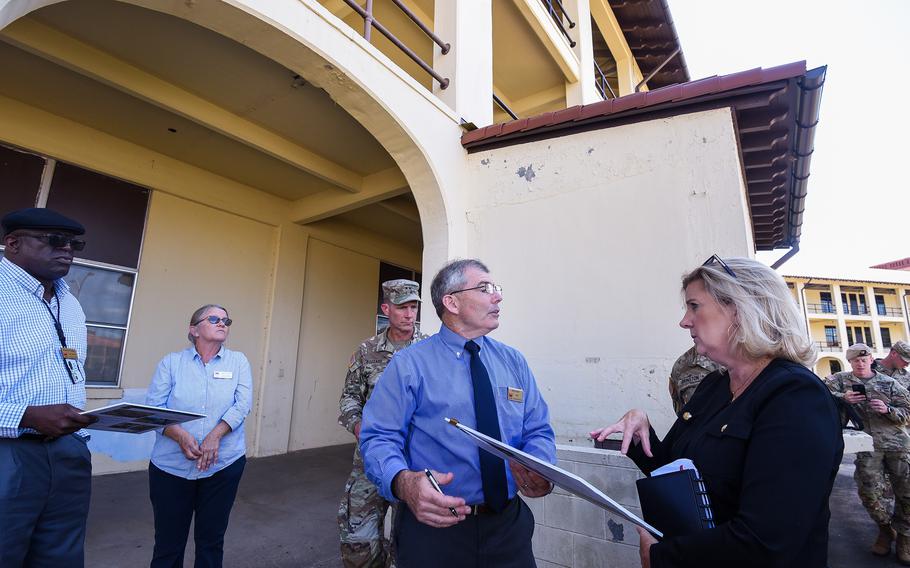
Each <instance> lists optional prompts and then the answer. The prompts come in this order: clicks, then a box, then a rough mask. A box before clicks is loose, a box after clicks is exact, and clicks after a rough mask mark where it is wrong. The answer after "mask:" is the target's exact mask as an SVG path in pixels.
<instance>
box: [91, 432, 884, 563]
mask: <svg viewBox="0 0 910 568" xmlns="http://www.w3.org/2000/svg"><path fill="white" fill-rule="evenodd" d="M352 449H353V446H334V447H329V448H319V449H316V450H305V451H301V452H295V453H292V454H287V455H283V456H275V457H269V458H259V459H254V460H250V461H249V462H247V469H246V472H245V473H244V477H243V481H242V482H241V484H240V491H239V494H238V496H237V502H236V503H235V505H234V511H233V513H232V515H231V526H230V528H229V529H228V534H227V542H226V543H225V554H224V557H225V566H226V567H228V568H234V567H237V568H246V567H250V568H253V567H255V568H270V567H275V568H277V567H295V568H327V567H332V568H336V567H339V566H340V565H341V563H340V562H339V560H338V536H337V534H338V533H337V528H336V524H335V512H336V509H337V506H338V499H339V498H340V496H341V491H342V489H343V488H344V482H345V479H346V478H347V474H348V472H349V471H350V467H351V452H352ZM92 490H93V494H92V508H91V513H90V515H89V524H88V541H87V551H86V564H87V566H88V567H89V568H108V567H110V568H133V567H141V566H148V562H149V559H150V558H151V553H152V543H153V534H154V533H153V528H152V510H151V505H149V501H148V475H147V474H146V473H145V472H134V473H123V474H117V475H106V476H101V477H96V478H95V479H94V484H93V489H92ZM831 512H832V520H831V529H830V535H831V546H830V556H829V562H830V568H862V567H867V566H868V567H870V568H892V567H897V566H899V564H898V563H897V561H896V560H895V559H894V556H893V555H892V556H891V558H889V559H882V558H876V557H874V556H872V555H871V554H869V553H868V552H867V549H868V547H869V545H871V544H872V541H873V540H874V538H875V535H876V534H877V529H876V527H875V525H874V524H873V523H872V521H871V520H870V519H869V516H868V515H867V514H866V511H865V510H864V509H863V507H862V505H861V504H860V502H859V498H858V497H857V496H856V489H855V486H854V484H853V456H845V458H844V463H843V465H842V466H841V472H840V475H838V476H837V481H836V483H835V487H834V493H833V494H832V498H831ZM190 541H191V542H190V544H189V545H188V547H187V548H188V550H187V559H186V560H187V561H186V566H192V557H193V555H192V547H193V545H192V536H191V537H190ZM615 568H620V567H615ZM622 568H625V567H622ZM628 568H637V566H636V567H628Z"/></svg>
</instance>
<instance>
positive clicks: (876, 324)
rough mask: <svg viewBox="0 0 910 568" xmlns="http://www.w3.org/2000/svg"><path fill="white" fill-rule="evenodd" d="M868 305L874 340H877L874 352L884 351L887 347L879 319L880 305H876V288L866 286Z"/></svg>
mask: <svg viewBox="0 0 910 568" xmlns="http://www.w3.org/2000/svg"><path fill="white" fill-rule="evenodd" d="M864 292H865V293H866V305H867V306H869V315H870V316H872V338H873V339H874V340H875V346H874V347H873V348H872V350H873V351H884V350H885V346H884V344H883V343H882V324H881V320H880V319H878V305H877V304H876V303H875V288H873V287H872V286H866V287H865V290H864Z"/></svg>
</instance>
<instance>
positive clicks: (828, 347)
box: [815, 341, 871, 351]
mask: <svg viewBox="0 0 910 568" xmlns="http://www.w3.org/2000/svg"><path fill="white" fill-rule="evenodd" d="M815 346H816V347H818V350H819V351H842V350H843V348H842V347H841V345H840V341H816V342H815ZM870 347H871V346H870Z"/></svg>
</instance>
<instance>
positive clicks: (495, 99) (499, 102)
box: [493, 93, 518, 120]
mask: <svg viewBox="0 0 910 568" xmlns="http://www.w3.org/2000/svg"><path fill="white" fill-rule="evenodd" d="M493 102H494V103H496V106H498V107H499V108H501V109H502V110H503V111H505V113H506V114H507V115H509V116H511V117H512V120H518V115H517V114H515V113H514V112H512V109H510V108H509V106H508V105H507V104H506V103H504V102H503V100H502V99H500V98H499V97H497V96H496V93H493Z"/></svg>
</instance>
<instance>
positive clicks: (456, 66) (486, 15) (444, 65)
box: [433, 0, 493, 128]
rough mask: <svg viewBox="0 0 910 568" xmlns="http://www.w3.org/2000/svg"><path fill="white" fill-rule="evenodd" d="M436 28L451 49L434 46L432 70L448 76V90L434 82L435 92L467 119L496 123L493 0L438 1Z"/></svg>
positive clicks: (484, 124)
mask: <svg viewBox="0 0 910 568" xmlns="http://www.w3.org/2000/svg"><path fill="white" fill-rule="evenodd" d="M434 28H435V29H434V32H435V33H436V35H438V36H439V37H440V38H442V40H443V41H444V42H446V43H448V44H449V45H450V46H451V49H450V50H449V52H448V53H446V54H445V55H443V54H442V50H441V49H440V48H439V46H434V48H433V69H435V70H436V72H438V73H439V74H440V75H442V76H443V77H446V78H448V79H449V85H448V87H446V88H445V89H442V88H441V87H440V85H439V83H438V82H436V81H434V82H433V93H435V94H436V96H438V97H439V98H440V99H442V100H443V102H445V103H446V104H447V105H449V107H450V108H451V109H452V110H454V111H455V113H456V114H458V116H459V117H461V118H462V119H463V120H464V121H465V122H471V123H473V124H474V125H475V126H477V127H478V128H480V127H483V126H489V125H490V124H493V4H492V0H471V1H470V2H457V1H455V0H438V1H437V2H436V3H435V11H434Z"/></svg>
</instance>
